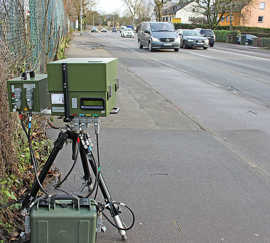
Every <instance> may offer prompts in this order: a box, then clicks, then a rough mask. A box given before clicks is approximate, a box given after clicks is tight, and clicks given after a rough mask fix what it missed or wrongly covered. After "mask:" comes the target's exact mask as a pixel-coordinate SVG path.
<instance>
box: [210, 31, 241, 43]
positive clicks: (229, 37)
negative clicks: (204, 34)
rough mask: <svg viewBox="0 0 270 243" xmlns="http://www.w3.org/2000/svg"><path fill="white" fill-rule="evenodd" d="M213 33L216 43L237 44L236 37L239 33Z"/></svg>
mask: <svg viewBox="0 0 270 243" xmlns="http://www.w3.org/2000/svg"><path fill="white" fill-rule="evenodd" d="M214 32H215V35H216V41H219V42H227V43H237V37H238V36H239V35H240V32H239V31H229V30H214Z"/></svg>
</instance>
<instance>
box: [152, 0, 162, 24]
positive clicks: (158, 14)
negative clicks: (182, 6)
mask: <svg viewBox="0 0 270 243" xmlns="http://www.w3.org/2000/svg"><path fill="white" fill-rule="evenodd" d="M154 4H155V8H154V12H155V15H156V19H157V20H158V21H161V17H162V9H163V6H164V0H154Z"/></svg>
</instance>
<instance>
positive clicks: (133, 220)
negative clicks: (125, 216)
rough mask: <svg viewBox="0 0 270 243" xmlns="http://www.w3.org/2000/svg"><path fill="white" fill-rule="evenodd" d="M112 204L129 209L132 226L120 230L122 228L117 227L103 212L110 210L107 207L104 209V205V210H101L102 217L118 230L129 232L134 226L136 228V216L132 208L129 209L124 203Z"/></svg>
mask: <svg viewBox="0 0 270 243" xmlns="http://www.w3.org/2000/svg"><path fill="white" fill-rule="evenodd" d="M112 204H113V205H114V204H116V205H118V206H122V207H125V208H127V209H128V211H129V212H130V214H131V216H132V223H131V224H130V226H129V227H126V228H120V227H118V226H117V225H116V224H115V223H114V222H112V221H111V220H110V218H109V217H108V216H107V215H106V214H105V213H104V212H103V211H104V209H105V208H106V209H108V208H107V207H104V205H102V210H101V212H102V215H103V216H104V217H105V218H106V219H107V220H108V222H109V223H110V224H111V225H112V226H113V227H115V228H116V229H118V230H124V231H128V230H130V229H132V228H133V226H134V224H135V214H134V212H133V211H132V209H131V208H130V207H128V206H127V205H126V204H124V203H120V202H112ZM97 207H100V205H98V206H97ZM108 210H110V209H108ZM119 217H120V215H119ZM121 221H123V220H121Z"/></svg>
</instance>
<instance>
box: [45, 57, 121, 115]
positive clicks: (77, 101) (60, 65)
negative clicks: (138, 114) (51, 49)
mask: <svg viewBox="0 0 270 243" xmlns="http://www.w3.org/2000/svg"><path fill="white" fill-rule="evenodd" d="M117 66H118V60H117V59H116V58H68V59H63V60H59V61H55V62H50V63H48V65H47V71H48V89H49V93H50V95H51V112H52V115H60V116H61V115H62V116H65V118H69V117H70V118H72V117H82V116H95V115H96V116H108V115H109V114H110V112H111V111H112V110H113V109H114V107H115V105H116V92H117V90H118V88H119V82H118V79H117V75H118V74H117V73H118V70H117Z"/></svg>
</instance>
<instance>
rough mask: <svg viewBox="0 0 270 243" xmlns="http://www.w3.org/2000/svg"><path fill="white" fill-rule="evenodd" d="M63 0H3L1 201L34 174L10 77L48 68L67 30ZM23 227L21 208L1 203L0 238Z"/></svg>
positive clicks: (0, 34) (8, 237) (0, 12)
mask: <svg viewBox="0 0 270 243" xmlns="http://www.w3.org/2000/svg"><path fill="white" fill-rule="evenodd" d="M63 1H64V0H0V104H1V106H0V206H1V205H5V204H6V203H7V202H8V201H10V200H12V199H14V197H15V196H18V197H20V195H21V194H23V189H22V188H24V187H27V186H28V185H29V179H31V178H32V179H33V175H32V174H31V168H30V167H29V166H30V165H29V160H28V159H27V156H25V155H23V154H22V152H23V151H25V149H26V147H25V146H26V145H27V143H25V141H24V140H25V139H24V138H23V136H22V133H21V130H20V129H19V126H18V118H17V116H15V114H10V113H9V111H8V102H7V91H6V90H7V87H6V81H7V79H8V78H12V77H14V76H19V75H20V73H21V72H23V71H25V70H35V71H37V72H39V71H41V72H45V71H46V63H47V62H48V61H50V60H52V59H54V58H55V56H56V53H57V50H58V46H59V45H60V42H61V40H62V38H63V37H64V36H65V34H66V33H67V27H66V26H67V19H66V17H65V10H64V5H63ZM40 130H41V129H38V130H37V131H40ZM33 134H34V133H33ZM36 134H39V132H38V133H36ZM38 139H39V140H38V141H40V138H38ZM44 151H47V150H44ZM39 153H41V152H39ZM44 158H45V156H44ZM24 159H25V160H24ZM27 181H28V182H27ZM17 199H18V198H17ZM22 226H23V221H22V219H21V215H20V214H19V212H17V211H16V208H5V209H1V207H0V242H2V239H5V240H7V241H5V242H10V240H12V239H13V238H14V237H15V236H14V235H17V233H18V232H20V231H22V230H23V228H21V227H22Z"/></svg>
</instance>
